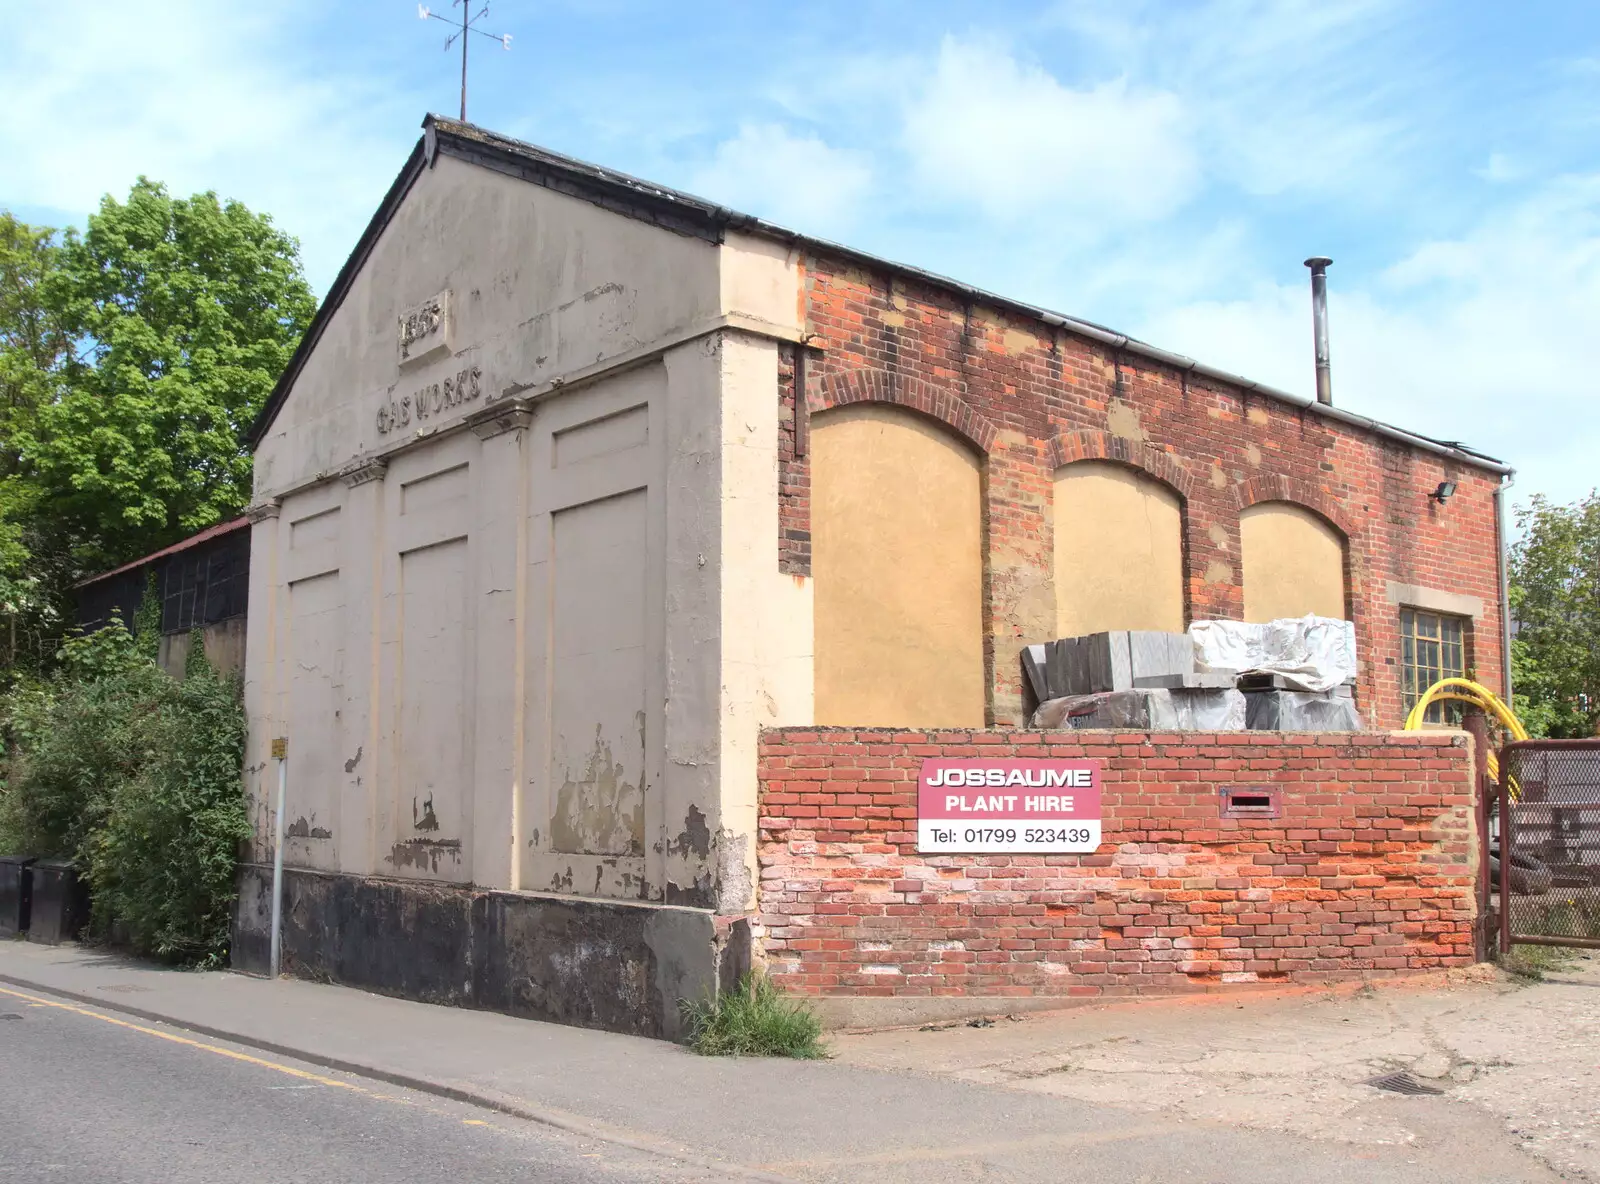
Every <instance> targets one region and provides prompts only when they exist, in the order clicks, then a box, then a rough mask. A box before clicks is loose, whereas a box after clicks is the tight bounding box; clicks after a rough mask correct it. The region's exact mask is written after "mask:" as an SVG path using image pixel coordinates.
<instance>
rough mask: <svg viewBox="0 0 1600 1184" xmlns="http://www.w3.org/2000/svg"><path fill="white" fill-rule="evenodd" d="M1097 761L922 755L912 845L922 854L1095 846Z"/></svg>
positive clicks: (1069, 851) (1088, 849) (1086, 850)
mask: <svg viewBox="0 0 1600 1184" xmlns="http://www.w3.org/2000/svg"><path fill="white" fill-rule="evenodd" d="M1101 773H1102V770H1101V765H1100V762H1099V761H1068V760H945V759H942V758H933V759H930V760H925V761H923V762H922V781H921V784H920V785H919V786H918V788H917V850H918V851H919V852H921V853H922V854H925V855H949V854H965V855H995V854H1003V853H1008V852H1021V853H1026V854H1029V855H1074V854H1076V855H1086V854H1093V853H1094V851H1095V850H1096V849H1097V848H1098V847H1099V846H1100V781H1101Z"/></svg>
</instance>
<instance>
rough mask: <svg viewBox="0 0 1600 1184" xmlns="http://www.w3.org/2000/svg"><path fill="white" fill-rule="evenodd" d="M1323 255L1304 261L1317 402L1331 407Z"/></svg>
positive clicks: (1324, 259)
mask: <svg viewBox="0 0 1600 1184" xmlns="http://www.w3.org/2000/svg"><path fill="white" fill-rule="evenodd" d="M1332 262H1333V260H1332V259H1329V258H1328V257H1327V256H1325V255H1313V256H1312V257H1311V258H1309V259H1307V260H1306V266H1307V267H1309V268H1310V269H1311V339H1312V341H1313V343H1314V344H1315V346H1316V351H1317V402H1319V403H1321V404H1322V405H1323V406H1324V407H1332V406H1333V369H1332V366H1331V365H1330V363H1329V361H1328V264H1330V263H1332Z"/></svg>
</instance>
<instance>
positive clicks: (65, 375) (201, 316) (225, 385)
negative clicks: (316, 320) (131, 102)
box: [17, 177, 316, 570]
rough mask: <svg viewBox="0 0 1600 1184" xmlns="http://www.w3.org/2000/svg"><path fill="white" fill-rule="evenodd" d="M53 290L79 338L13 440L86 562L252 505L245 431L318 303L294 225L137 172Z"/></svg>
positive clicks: (43, 511) (52, 303) (105, 206)
mask: <svg viewBox="0 0 1600 1184" xmlns="http://www.w3.org/2000/svg"><path fill="white" fill-rule="evenodd" d="M44 293H45V303H46V305H47V306H48V307H50V308H51V309H53V310H55V312H56V313H57V315H58V316H59V317H60V323H61V325H62V326H63V327H64V329H65V331H66V332H67V333H68V334H69V335H70V336H71V338H72V340H73V341H74V342H75V343H76V344H77V345H78V347H79V348H78V350H77V352H76V353H71V352H69V353H68V354H67V355H66V356H65V358H64V360H63V361H61V362H60V364H59V365H58V366H57V368H56V371H55V375H56V378H57V379H58V384H57V389H56V391H55V392H53V396H52V397H51V398H50V399H49V401H47V402H45V403H43V404H42V405H40V406H39V408H38V410H37V413H36V414H35V415H34V417H33V422H32V424H31V426H28V427H24V428H23V429H22V430H21V431H20V432H19V433H18V435H17V439H18V447H19V450H20V453H21V456H22V458H23V463H24V465H25V467H27V468H28V469H29V470H30V472H31V474H32V477H33V480H34V481H35V482H36V484H37V487H38V489H39V491H40V495H41V496H40V500H39V502H38V503H37V512H38V513H39V514H40V515H43V516H46V517H48V518H49V519H50V520H51V523H52V526H53V528H54V532H55V533H56V534H57V535H58V536H59V537H64V538H67V539H70V540H71V547H72V551H73V554H74V555H75V557H76V558H77V560H78V562H79V564H80V565H81V566H82V567H83V568H84V569H86V570H89V569H94V568H98V567H105V566H111V565H114V564H116V563H119V562H125V561H127V560H129V559H133V558H136V557H138V556H139V555H141V554H144V553H146V552H148V551H151V550H154V549H156V548H158V547H161V546H164V545H166V544H168V543H171V542H173V541H175V540H176V539H179V538H182V537H183V536H184V535H186V534H189V533H191V532H193V531H196V530H199V529H202V528H204V527H206V526H210V525H212V524H213V523H215V522H218V521H221V520H223V519H225V518H227V517H229V516H231V515H234V514H237V513H238V512H239V510H240V509H242V508H243V506H244V505H245V503H246V501H247V500H248V498H249V494H250V454H249V452H248V451H247V450H246V448H245V447H244V445H243V443H242V437H243V434H244V432H245V430H246V429H247V428H248V426H249V424H250V422H251V421H252V420H253V419H254V418H255V415H256V413H257V412H258V411H259V410H260V409H261V407H262V404H263V403H264V402H265V401H266V398H267V395H268V394H269V393H270V392H271V390H272V387H273V384H274V383H276V382H277V379H278V376H279V374H281V373H282V371H283V368H284V366H285V364H286V363H287V362H288V360H289V357H290V355H291V354H292V353H293V351H294V348H295V346H296V345H297V344H298V343H299V340H300V337H301V335H302V334H303V333H304V332H305V329H306V326H307V325H308V324H309V323H310V320H311V316H312V314H313V313H314V311H315V307H316V303H315V300H314V299H313V297H312V295H311V290H310V288H309V287H308V286H307V284H306V282H305V277H304V275H303V273H302V271H301V268H300V262H299V250H298V245H297V244H296V242H295V240H294V239H293V238H291V237H290V236H288V235H287V234H285V233H283V232H282V231H281V230H279V229H278V228H277V227H276V226H275V225H273V223H272V220H271V219H270V218H269V217H267V216H265V215H258V214H254V213H252V212H251V211H250V210H249V209H247V208H246V207H245V206H244V205H242V204H241V203H239V202H236V201H228V202H222V201H219V200H218V199H217V196H216V194H215V193H203V194H197V195H195V196H194V197H191V198H188V199H182V198H174V197H172V196H171V195H170V194H169V193H168V192H167V190H166V187H165V186H163V185H160V184H158V183H156V182H153V181H150V180H148V179H146V178H144V177H141V178H140V179H139V181H138V183H137V184H135V185H134V187H133V190H132V192H131V193H130V194H129V196H128V200H127V201H126V202H118V201H116V200H115V199H113V198H111V197H109V196H107V197H106V198H104V199H103V200H102V201H101V203H100V210H99V212H98V213H96V214H93V215H91V216H90V218H89V224H88V229H87V231H86V232H85V233H84V234H83V235H82V236H81V237H80V236H78V235H76V234H73V233H70V232H69V233H68V235H67V236H66V237H65V239H64V241H63V242H62V243H61V245H60V254H59V258H58V260H57V265H56V267H55V268H54V270H53V271H52V272H51V273H50V274H49V275H48V276H47V278H46V281H45V284H44Z"/></svg>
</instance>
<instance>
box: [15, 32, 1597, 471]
mask: <svg viewBox="0 0 1600 1184" xmlns="http://www.w3.org/2000/svg"><path fill="white" fill-rule="evenodd" d="M431 2H432V5H433V7H434V8H436V9H438V10H440V11H443V12H448V11H450V2H449V0H431ZM484 25H485V27H486V28H489V29H491V30H492V31H494V32H496V33H500V32H508V33H510V34H512V36H513V41H512V49H511V50H510V51H509V52H506V51H503V50H501V49H500V48H499V47H498V46H496V45H493V44H491V43H490V42H488V41H485V40H481V39H480V40H478V41H476V42H475V44H474V45H473V49H472V52H473V54H474V55H475V64H474V69H473V75H472V83H471V88H472V89H471V97H470V110H469V112H468V114H469V116H470V117H471V118H472V119H473V120H474V122H478V123H482V124H484V125H486V126H489V127H492V128H495V129H496V130H499V131H502V132H506V133H508V134H511V135H515V136H519V137H522V138H525V139H529V140H533V141H535V142H537V143H540V144H544V145H546V146H548V147H551V148H554V149H556V150H558V151H562V152H568V153H572V154H574V155H577V156H580V157H583V158H586V159H589V160H593V161H596V162H599V163H602V164H606V165H609V166H611V167H614V168H619V169H623V170H626V171H629V172H634V173H638V174H640V175H642V176H645V177H649V178H651V179H653V180H658V181H662V182H665V183H667V184H671V185H675V186H678V187H681V188H685V189H688V190H691V191H693V192H697V193H700V194H702V195H704V196H706V197H710V198H713V199H715V200H718V201H721V202H724V203H725V204H729V205H732V206H735V207H737V208H741V209H745V210H748V211H750V212H753V213H757V214H761V215H764V216H767V217H769V218H772V219H774V220H776V221H779V222H782V223H785V224H787V225H790V226H793V227H794V228H796V229H798V230H801V231H805V232H807V233H811V234H815V235H819V236H822V237H826V238H833V239H837V240H840V241H845V242H848V243H850V244H851V245H852V246H856V247H860V248H862V249H865V250H868V251H873V252H876V253H878V254H882V255H886V256H889V257H891V258H895V259H899V260H903V261H905V262H908V263H914V264H916V265H919V266H922V267H926V268H929V269H931V270H934V271H939V272H943V273H945V274H948V275H951V276H954V277H956V278H958V279H961V280H965V281H967V282H970V283H974V284H977V285H980V286H982V287H986V288H990V289H993V290H995V291H998V292H1003V293H1005V294H1007V295H1010V296H1014V297H1018V298H1020V299H1024V300H1029V301H1033V302H1036V303H1039V304H1043V305H1046V306H1048V307H1052V308H1055V309H1058V310H1060V311H1062V312H1066V313H1070V314H1073V315H1076V316H1081V317H1086V318H1088V319H1091V320H1095V321H1099V322H1102V323H1105V324H1109V325H1112V326H1115V327H1116V328H1118V329H1120V330H1122V331H1124V332H1129V333H1133V334H1135V335H1137V336H1140V337H1143V338H1145V339H1146V340H1149V341H1152V342H1154V343H1156V344H1158V345H1161V346H1164V347H1166V348H1169V349H1174V350H1178V351H1181V352H1184V353H1187V354H1190V355H1192V356H1194V357H1198V358H1200V359H1202V360H1204V361H1206V362H1209V363H1211V364H1213V365H1217V366H1222V367H1225V368H1228V369H1232V370H1236V371H1238V372H1240V373H1243V374H1246V375H1248V376H1250V377H1252V378H1256V379H1258V380H1260V381H1264V382H1269V383H1273V384H1275V385H1278V386H1281V387H1284V388H1286V389H1288V390H1292V391H1296V392H1300V393H1303V394H1309V393H1310V392H1311V388H1312V368H1311V351H1310V315H1309V309H1308V299H1307V294H1306V273H1305V269H1304V268H1303V267H1302V266H1301V262H1300V261H1301V260H1302V259H1304V258H1305V257H1306V256H1307V255H1311V254H1327V255H1331V256H1332V257H1333V258H1334V260H1335V262H1334V266H1333V268H1332V269H1331V270H1330V273H1329V284H1330V293H1331V294H1330V312H1331V321H1332V328H1331V338H1332V345H1333V360H1334V395H1335V398H1336V400H1337V401H1338V402H1339V403H1340V404H1341V405H1343V406H1345V407H1348V408H1350V409H1351V410H1355V411H1359V412H1362V413H1364V414H1369V415H1373V416H1376V417H1378V418H1381V419H1385V420H1388V421H1390V422H1394V423H1398V424H1400V425H1402V426H1405V427H1410V428H1414V429H1416V430H1419V431H1423V432H1426V433H1428V434H1431V435H1434V436H1439V437H1443V438H1447V439H1460V440H1464V441H1466V442H1468V443H1469V444H1471V445H1473V446H1475V447H1478V448H1480V449H1483V450H1485V451H1488V452H1491V453H1494V454H1496V455H1499V456H1502V457H1504V458H1505V459H1507V460H1509V461H1510V462H1511V463H1513V464H1515V465H1516V466H1517V468H1518V470H1519V473H1518V478H1517V487H1516V497H1517V499H1518V500H1521V499H1522V497H1524V496H1525V495H1526V494H1527V493H1530V492H1534V491H1540V492H1544V493H1547V494H1549V495H1550V496H1552V497H1555V498H1557V499H1559V500H1570V499H1572V498H1576V497H1578V496H1581V495H1582V494H1584V493H1586V492H1587V491H1588V490H1589V489H1590V488H1591V487H1593V486H1594V485H1596V484H1600V461H1597V459H1596V458H1597V457H1600V399H1597V396H1600V389H1597V388H1600V378H1597V375H1600V5H1597V4H1595V3H1593V0H1570V2H1557V0H1526V2H1525V3H1520V4H1506V3H1503V2H1485V3H1469V2H1466V0H1452V2H1445V0H1434V2H1421V0H1418V2H1406V0H1386V2H1383V3H1377V2H1369V0H1319V2H1305V3H1301V2H1296V0H1281V2H1277V3H1268V2H1265V0H1188V2H1183V3H1179V2H1172V3H1155V2H1149V3H1145V2H1141V0H1117V2H1111V0H1105V2H1099V0H1082V2H1070V0H1069V2H1064V3H1059V4H1034V5H1023V4H1012V5H1002V4H989V5H982V6H979V5H972V4H970V3H968V4H954V3H944V2H942V0H921V2H919V3H915V4H912V3H909V2H906V3H891V2H888V0H853V2H851V3H842V2H841V3H833V2H819V3H812V4H809V5H805V6H782V5H775V4H764V3H760V2H758V0H746V2H744V3H726V4H712V3H708V4H699V5H696V4H686V3H673V4H648V3H634V2H630V0H592V2H589V3H563V2H559V0H493V5H492V10H491V12H490V15H489V17H488V18H487V19H486V20H485V22H484ZM447 32H448V30H446V29H445V27H444V26H443V25H442V24H440V23H439V22H437V21H426V22H424V21H420V20H418V18H417V12H416V4H415V0H404V2H402V0H362V2H359V3H337V2H335V3H329V2H327V0H321V2H317V3H313V2H311V0H276V2H267V3H257V4H249V5H246V4H236V3H230V4H216V3H214V4H204V3H199V2H194V3H185V2H183V0H170V2H166V0H151V2H148V3H143V4H139V5H132V4H126V3H88V2H72V0H57V2H55V3H53V4H51V5H46V6H29V7H27V8H24V9H22V10H19V11H16V12H13V13H11V15H10V16H9V18H8V22H7V38H6V40H5V43H4V44H0V81H3V83H4V87H3V92H0V93H3V94H4V96H5V98H4V102H5V105H6V107H7V108H8V111H7V114H8V116H9V118H8V119H6V120H5V121H4V123H3V125H0V162H3V163H0V205H3V206H6V207H8V208H10V209H12V210H13V211H15V212H16V213H18V214H19V215H21V216H24V217H28V218H31V219H34V220H39V221H46V222H58V223H59V222H65V221H81V220H82V218H83V216H84V215H85V213H86V212H87V211H89V210H90V209H92V208H93V207H94V205H95V204H96V203H97V201H98V199H99V197H100V195H101V194H103V193H106V192H111V193H115V194H118V195H122V194H125V193H126V191H127V189H128V186H129V185H130V184H131V183H132V181H133V179H134V177H135V176H136V175H138V174H139V173H141V172H142V173H146V174H148V175H150V176H152V177H155V178H158V179H161V180H164V181H166V182H167V183H168V184H169V185H170V186H172V188H173V189H174V190H176V191H179V192H182V193H188V192H192V191H194V190H197V189H216V190H217V191H218V192H219V193H221V194H223V195H224V196H231V197H237V198H239V199H241V200H243V201H245V202H246V203H247V204H249V205H250V206H251V207H252V208H255V209H259V210H265V211H267V212H270V213H271V214H272V215H273V216H274V217H275V218H276V219H277V220H278V222H279V223H280V224H281V225H282V226H284V227H285V228H287V229H288V230H289V231H291V232H292V233H294V234H296V235H297V236H299V238H300V239H301V242H302V244H303V249H304V257H305V263H306V269H307V272H308V274H309V276H310V278H311V280H312V283H313V284H314V285H315V286H316V287H317V289H318V291H319V292H321V291H323V290H325V289H326V286H327V284H328V282H329V281H330V280H331V278H332V276H333V275H334V273H335V272H336V271H337V270H338V267H339V265H340V264H341V263H342V262H343V260H344V257H345V255H346V254H347V253H348V251H349V250H350V248H351V246H352V245H353V244H354V242H355V239H356V237H357V235H358V234H359V233H360V230H361V228H362V226H363V225H364V224H365V222H366V220H367V218H368V216H369V215H370V213H371V211H372V209H373V207H374V206H375V205H376V203H377V202H378V200H379V199H380V198H381V196H382V194H383V192H384V190H385V189H386V188H387V187H388V184H389V182H390V181H391V180H392V178H393V176H394V173H395V172H396V171H397V170H398V168H399V166H400V164H401V162H402V161H403V160H404V158H405V155H406V153H407V152H408V151H409V150H410V147H411V144H412V143H413V142H414V140H415V138H416V136H417V134H418V133H417V128H418V123H419V121H420V119H421V117H422V115H423V113H424V112H426V111H428V110H436V111H440V112H443V113H446V114H454V112H455V108H456V102H457V75H456V72H455V71H456V59H455V58H454V57H453V55H449V54H446V53H444V52H443V51H442V48H441V43H442V41H443V37H444V35H445V34H446V33H447Z"/></svg>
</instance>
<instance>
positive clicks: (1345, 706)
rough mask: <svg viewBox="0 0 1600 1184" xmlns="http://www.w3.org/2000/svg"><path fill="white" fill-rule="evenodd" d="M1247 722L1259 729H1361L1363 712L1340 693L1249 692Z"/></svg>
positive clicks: (1329, 730)
mask: <svg viewBox="0 0 1600 1184" xmlns="http://www.w3.org/2000/svg"><path fill="white" fill-rule="evenodd" d="M1244 697H1245V712H1246V722H1247V723H1248V725H1249V726H1250V727H1251V728H1252V729H1254V730H1257V731H1278V732H1359V731H1361V730H1362V728H1363V726H1364V725H1363V724H1362V721H1361V713H1360V712H1359V711H1357V710H1356V705H1355V703H1354V702H1352V701H1351V700H1349V699H1346V698H1344V697H1343V696H1340V695H1329V694H1315V693H1313V692H1310V691H1246V692H1244Z"/></svg>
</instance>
